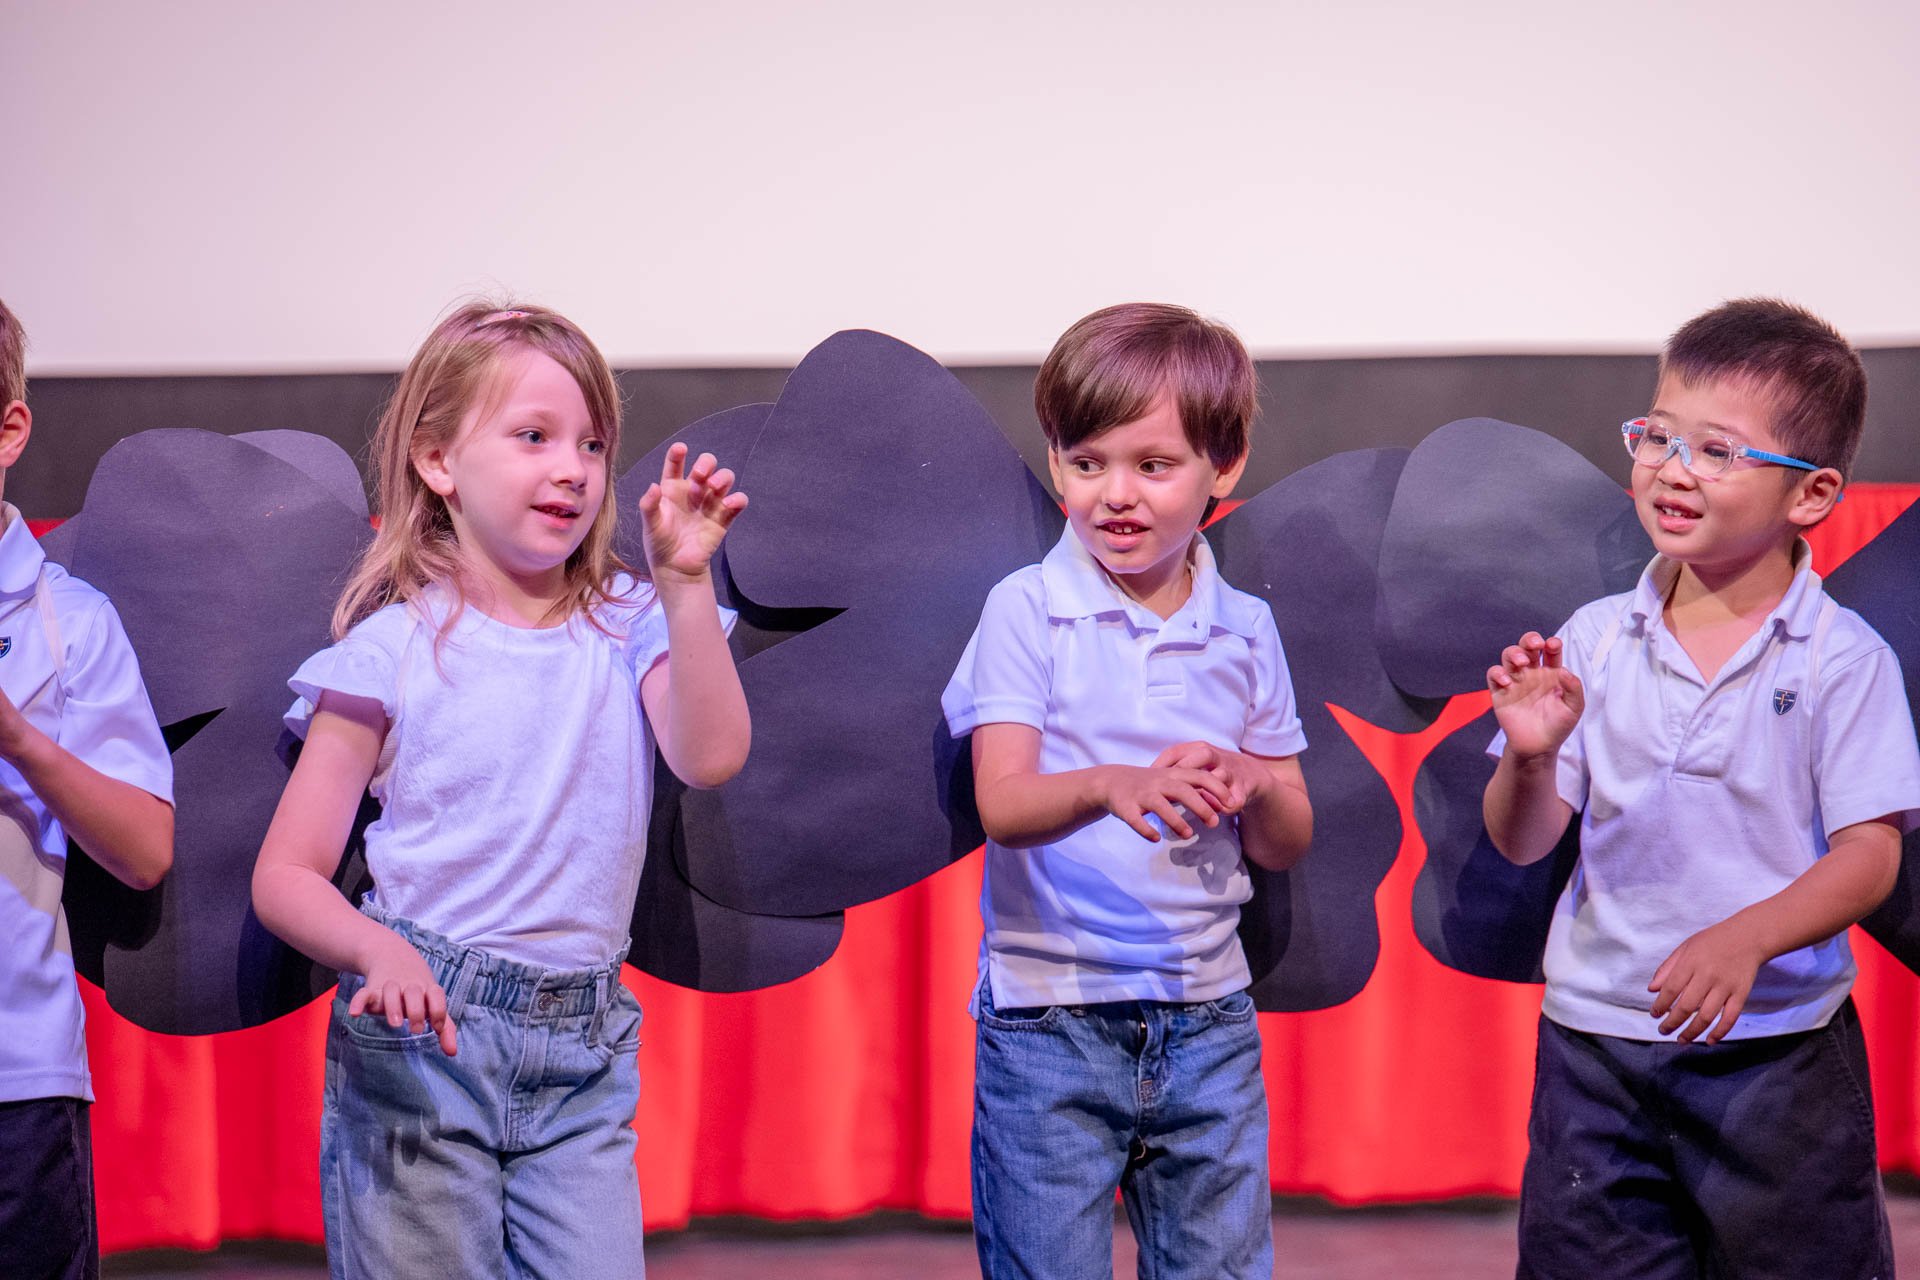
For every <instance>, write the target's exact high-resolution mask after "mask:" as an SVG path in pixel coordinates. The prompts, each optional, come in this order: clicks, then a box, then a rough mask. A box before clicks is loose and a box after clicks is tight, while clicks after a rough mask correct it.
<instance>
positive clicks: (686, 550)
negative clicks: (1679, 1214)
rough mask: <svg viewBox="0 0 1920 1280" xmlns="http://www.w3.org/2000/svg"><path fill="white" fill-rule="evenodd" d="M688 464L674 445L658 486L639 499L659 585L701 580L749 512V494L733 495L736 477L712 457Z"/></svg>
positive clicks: (683, 451) (682, 447)
mask: <svg viewBox="0 0 1920 1280" xmlns="http://www.w3.org/2000/svg"><path fill="white" fill-rule="evenodd" d="M686 462H687V446H686V445H684V444H681V443H679V442H678V441H675V442H674V443H673V444H672V445H670V446H669V447H668V449H667V456H666V459H665V460H664V461H663V462H662V463H661V464H660V479H659V481H658V482H657V483H655V484H651V485H648V486H647V491H646V492H645V493H643V494H641V495H640V519H641V541H642V544H643V545H644V546H645V548H646V552H647V568H648V569H649V570H651V571H652V573H653V577H654V581H655V582H656V583H657V582H658V581H659V580H660V579H661V577H663V576H677V577H682V578H699V577H701V576H703V575H704V574H705V573H706V572H707V566H708V565H709V564H710V563H711V562H712V560H713V553H714V552H715V551H717V550H718V549H719V547H720V540H721V539H722V538H724V537H726V536H727V526H728V525H730V524H732V523H733V518H734V517H735V516H737V515H739V514H740V513H741V512H742V511H744V510H746V507H747V495H746V494H744V493H738V492H735V491H734V488H733V478H734V477H733V472H732V471H731V470H729V469H727V468H725V467H721V466H720V465H719V463H718V462H717V461H716V460H715V459H714V456H713V455H712V454H710V453H703V454H701V455H700V456H699V457H698V458H697V459H695V460H694V464H693V466H692V467H691V468H689V467H687V465H686ZM716 468H718V469H716Z"/></svg>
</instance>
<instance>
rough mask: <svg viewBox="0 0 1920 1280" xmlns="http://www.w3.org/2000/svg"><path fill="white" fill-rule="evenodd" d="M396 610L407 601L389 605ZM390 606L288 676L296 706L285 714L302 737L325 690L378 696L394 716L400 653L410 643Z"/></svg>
mask: <svg viewBox="0 0 1920 1280" xmlns="http://www.w3.org/2000/svg"><path fill="white" fill-rule="evenodd" d="M389 608H390V609H392V610H393V611H394V613H395V615H397V613H398V610H400V609H401V608H403V606H398V605H395V606H389ZM391 622H392V616H390V615H389V611H388V610H385V609H383V610H381V612H379V613H377V614H375V615H373V616H372V617H370V618H367V619H365V620H364V621H362V622H361V623H360V624H359V625H358V626H356V627H355V628H354V629H353V630H352V631H350V632H348V633H347V635H346V638H345V639H343V640H341V641H340V642H339V643H338V644H335V645H331V646H329V647H328V648H325V649H322V650H321V651H320V652H318V653H316V654H314V655H313V656H312V657H311V658H308V659H307V660H306V661H305V662H303V663H301V664H300V669H299V670H297V671H295V672H294V673H293V675H292V677H291V678H289V679H288V681H287V687H288V688H290V689H292V690H293V692H294V703H293V706H291V707H290V708H288V709H287V713H286V715H285V716H284V717H282V719H283V721H284V722H285V724H286V726H287V728H289V729H291V730H292V731H293V732H294V733H295V734H297V735H298V736H299V737H301V738H303V739H304V738H305V737H306V736H307V729H308V728H309V727H310V726H311V725H312V724H313V713H314V712H315V711H317V710H318V709H319V707H320V695H321V694H322V693H326V692H329V691H331V692H333V693H344V694H347V695H349V696H351V697H355V698H375V699H378V700H379V702H380V708H381V710H383V711H385V712H386V714H387V719H388V720H389V721H391V720H393V718H394V717H395V715H396V714H397V713H398V710H399V691H400V675H399V673H400V656H401V651H402V648H403V646H404V645H405V644H406V639H407V632H406V630H397V629H396V628H394V627H393V626H392V625H391Z"/></svg>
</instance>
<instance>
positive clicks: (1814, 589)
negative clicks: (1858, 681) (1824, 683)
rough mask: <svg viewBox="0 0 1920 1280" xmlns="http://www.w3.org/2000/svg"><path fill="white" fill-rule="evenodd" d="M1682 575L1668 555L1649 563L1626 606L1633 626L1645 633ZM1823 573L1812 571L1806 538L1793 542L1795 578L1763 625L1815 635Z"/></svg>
mask: <svg viewBox="0 0 1920 1280" xmlns="http://www.w3.org/2000/svg"><path fill="white" fill-rule="evenodd" d="M1679 577H1680V562H1679V561H1678V560H1670V559H1668V558H1667V557H1666V556H1661V555H1656V556H1655V557H1654V558H1653V559H1652V560H1651V561H1649V562H1648V563H1647V567H1646V570H1645V572H1643V573H1641V575H1640V582H1639V584H1638V585H1637V586H1635V587H1634V590H1633V602H1632V603H1631V604H1629V605H1628V606H1627V607H1628V609H1629V610H1630V611H1631V612H1632V615H1633V621H1634V626H1635V628H1636V629H1637V630H1639V631H1640V632H1641V633H1642V634H1645V632H1646V630H1647V623H1648V620H1649V619H1652V618H1657V617H1659V616H1660V613H1661V611H1662V610H1663V609H1665V608H1666V605H1667V597H1668V596H1669V595H1671V594H1673V584H1674V583H1675V582H1676V581H1678V580H1679ZM1823 598H1824V597H1823V592H1822V590H1821V582H1820V575H1819V574H1817V573H1815V572H1814V571H1813V548H1812V547H1811V546H1809V545H1808V543H1807V540H1806V539H1805V538H1796V539H1795V540H1794V544H1793V581H1791V582H1790V583H1788V584H1787V591H1786V594H1785V595H1783V596H1781V597H1780V603H1779V604H1777V605H1775V606H1774V607H1773V612H1771V613H1769V614H1768V615H1767V620H1766V621H1765V622H1764V623H1762V624H1761V626H1762V627H1763V628H1764V627H1773V628H1776V629H1778V630H1780V631H1782V632H1785V633H1786V634H1787V635H1790V636H1793V637H1794V638H1796V639H1805V638H1806V637H1807V636H1810V635H1812V634H1813V627H1814V623H1815V622H1817V621H1818V620H1819V618H1820V602H1821V600H1822V599H1823Z"/></svg>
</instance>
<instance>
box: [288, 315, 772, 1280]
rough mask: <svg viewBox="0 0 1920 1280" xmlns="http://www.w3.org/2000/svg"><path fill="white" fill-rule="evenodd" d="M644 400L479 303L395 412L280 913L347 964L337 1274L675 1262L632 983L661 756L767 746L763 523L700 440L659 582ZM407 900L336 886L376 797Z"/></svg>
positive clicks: (721, 774)
mask: <svg viewBox="0 0 1920 1280" xmlns="http://www.w3.org/2000/svg"><path fill="white" fill-rule="evenodd" d="M619 442H620V404H619V397H618V393H617V392H616V390H615V387H614V382H613V376H612V374H611V372H610V371H609V370H608V368H607V364H606V361H605V360H604V359H602V357H601V355H600V352H599V351H598V350H597V349H596V348H595V347H594V345H593V343H592V342H591V341H590V340H588V338H587V337H586V335H585V334H583V333H582V332H581V331H580V330H579V329H578V328H576V327H575V326H574V325H572V324H571V323H569V322H568V321H567V320H566V319H564V318H563V317H561V316H559V315H556V314H555V313H553V312H551V311H547V310H544V309H542V308H539V307H533V306H522V305H511V306H493V305H480V304H474V305H468V306H464V307H461V308H460V309H458V310H457V311H455V312H454V313H453V314H451V315H449V316H448V317H447V318H446V319H445V320H443V321H442V322H441V323H440V324H439V325H438V326H437V327H436V328H435V329H434V331H433V333H432V334H431V335H429V336H428V338H427V340H426V342H425V343H424V345H422V347H421V348H420V350H419V352H418V353H417V354H416V355H415V356H414V357H413V360H412V361H411V363H409V364H408V366H407V369H406V372H405V373H404V374H403V375H402V376H401V379H400V385H399V387H398V389H397V390H396V391H395V393H394V397H393V401H392V403H391V404H389V405H388V407H387V410H386V412H385V414H384V415H383V416H382V418H381V420H380V425H379V429H378V432H377V434H376V436H375V440H374V460H373V461H374V466H375V469H376V477H375V478H376V485H377V490H378V499H379V506H380V513H381V517H382V519H381V524H380V530H379V533H378V535H377V537H376V538H375V540H374V542H373V544H372V545H371V546H370V547H369V549H368V550H367V553H366V555H365V556H364V557H363V558H362V560H361V562H360V564H359V566H358V567H357V569H356V570H355V572H354V574H353V577H352V579H351V580H350V582H349V583H348V585H347V588H346V590H345V592H344V594H343V595H342V596H341V599H340V604H339V607H338V609H337V610H336V612H335V614H334V639H335V643H334V644H333V645H332V646H331V647H329V648H327V649H323V650H321V651H320V652H319V653H317V654H315V655H314V656H313V657H311V658H309V659H308V660H307V661H306V662H305V663H304V664H302V666H301V667H300V669H299V671H298V672H296V673H295V674H294V676H293V678H292V680H291V681H290V684H291V685H292V688H293V690H294V692H295V693H296V694H297V695H298V701H296V702H295V704H294V707H293V709H292V711H290V712H289V713H288V717H287V721H288V724H289V725H290V726H291V727H292V728H293V729H294V730H295V731H296V732H298V733H301V734H302V735H303V736H304V737H305V739H306V743H305V747H304V748H303V750H302V752H301V754H300V757H299V760H298V763H297V764H296V765H295V767H294V771H293V776H292V778H291V779H290V780H289V781H288V783H287V789H286V793H285V795H284V796H283V797H282V798H281V801H280V806H279V809H278V810H277V811H276V813H275V815H274V819H273V824H272V826H271V827H270V828H269V830H268V832H267V837H266V841H265V844H264V845H263V846H262V848H261V850H260V859H259V863H258V865H257V867H256V869H255V871H254V877H253V901H254V906H255V909H256V910H257V911H258V913H259V916H260V919H261V920H262V922H263V923H265V924H266V926H267V927H268V928H269V929H271V930H272V931H273V932H274V933H276V934H278V935H279V936H280V937H282V938H284V939H286V941H287V942H289V943H290V944H292V945H293V946H295V947H297V948H299V949H300V950H301V951H303V952H305V953H306V954H308V955H309V956H312V957H313V958H314V959H315V960H317V961H319V962H320V963H322V964H325V965H329V966H331V967H334V968H337V969H339V970H340V987H339V991H338V994H337V995H336V996H335V998H334V1001H333V1017H332V1023H331V1026H330V1028H329V1031H328V1036H327V1080H326V1101H325V1105H324V1110H323V1115H322V1130H321V1154H320V1166H321V1198H322V1205H323V1210H324V1218H325V1225H326V1236H327V1254H328V1264H329V1267H330V1269H331V1271H332V1274H333V1275H334V1276H336V1277H345V1276H377V1277H391V1276H401V1275H457V1276H464V1277H474V1276H502V1277H505V1276H550V1277H567V1278H568V1280H578V1278H581V1277H585V1278H588V1280H592V1278H596V1277H614V1276H622V1277H624V1276H637V1275H640V1274H642V1264H641V1249H640V1195H639V1187H638V1183H637V1180H636V1177H635V1171H634V1135H633V1130H632V1127H631V1121H632V1118H633V1112H634V1106H635V1103H636V1100H637V1098H638V1094H639V1073H638V1066H637V1063H636V1050H637V1049H638V1046H639V1038H638V1035H639V1025H640V1008H639V1005H638V1004H637V1003H636V1002H635V1001H634V999H633V997H632V995H631V994H630V993H629V992H628V991H627V990H626V988H625V987H624V986H623V985H622V984H621V982H620V976H619V975H620V964H621V960H622V958H623V957H624V956H625V954H626V948H627V942H628V937H627V929H628V923H629V921H630V920H631V918H632V910H633V900H634V893H635V890H636V887H637V885H638V884H639V878H640V866H641V861H642V859H643V857H644V855H645V852H646V844H647V830H646V828H647V814H648V809H649V805H650V800H651V792H652V783H653V778H652V762H653V749H654V743H655V742H656V741H657V742H658V744H659V747H660V751H661V754H662V755H663V756H664V758H665V759H666V762H667V765H668V767H670V768H671V769H672V770H673V771H674V773H675V774H677V775H679V776H680V777H681V778H683V779H684V780H685V781H686V782H688V783H689V784H691V785H693V786H716V785H718V784H719V783H721V782H724V781H725V780H726V779H728V778H730V777H731V776H733V774H734V773H736V772H737V771H738V770H739V768H740V766H741V764H742V763H743V762H744V761H745V759H746V754H747V746H748V738H749V729H748V721H747V707H746V701H745V698H744V696H743V695H742V693H741V689H740V680H739V676H738V674H737V673H736V671H735V670H734V666H733V662H732V659H731V657H730V656H729V654H728V652H727V644H726V637H725V627H726V625H727V619H726V618H725V617H723V614H722V611H721V610H720V609H719V608H718V606H717V605H716V602H715V597H714V588H713V580H712V577H711V574H710V572H709V564H710V561H711V560H712V557H713V554H714V551H715V550H716V549H717V548H718V546H719V544H720V540H721V538H722V537H723V536H724V535H725V533H726V530H727V526H728V525H729V524H730V523H731V522H732V520H733V518H734V517H735V516H736V515H738V514H739V512H740V511H741V510H742V509H743V508H745V506H746V504H747V500H746V496H745V495H744V494H741V493H737V492H734V491H733V474H732V473H731V472H730V471H727V470H723V469H717V468H716V465H715V462H714V459H713V458H712V457H711V456H710V455H702V456H701V457H700V458H699V459H698V460H696V461H695V462H694V463H693V464H692V466H691V467H689V466H687V451H686V449H685V447H684V446H682V445H678V444H676V445H674V446H673V447H672V448H670V449H669V450H668V452H667V456H666V460H665V463H664V465H663V466H662V469H661V473H660V480H659V482H658V483H657V484H654V485H652V486H651V487H649V488H648V490H647V492H646V494H645V496H644V497H643V498H642V499H641V501H640V516H641V519H642V521H643V522H644V528H643V544H644V546H645V549H646V556H647V564H648V569H649V570H650V576H651V581H650V582H644V581H641V580H639V579H638V578H637V577H636V576H634V575H633V574H631V573H629V572H627V571H626V569H625V566H623V565H622V564H621V563H620V561H619V560H618V558H617V557H616V556H615V555H614V552H613V530H614V509H613V506H612V505H611V504H609V503H607V502H606V497H607V491H608V488H609V486H610V482H611V477H610V475H609V469H610V466H611V463H612V459H613V457H614V455H615V453H616V451H617V449H618V446H619ZM369 789H371V791H372V793H373V795H374V797H375V799H377V800H378V801H379V802H380V805H381V814H380V818H379V820H378V821H377V822H375V823H373V824H372V825H371V826H370V827H369V828H368V829H367V833H366V856H367V865H368V869H369V871H370V872H371V873H372V877H373V882H374V888H373V890H372V892H371V893H369V894H368V895H367V897H366V900H365V901H364V902H363V903H362V904H361V906H360V907H359V908H358V909H357V910H356V909H355V908H354V907H353V906H352V905H351V904H350V903H349V902H348V901H347V900H346V898H345V897H343V896H342V894H341V893H340V891H339V890H338V889H336V888H335V887H334V885H333V877H334V875H335V874H336V873H337V871H338V868H339V864H340V859H341V855H342V851H343V848H344V846H345V843H346V840H347V837H348V833H349V830H350V828H351V826H352V824H353V820H354V814H355V811H356V810H357V808H358V806H359V804H360V799H361V796H362V794H363V793H364V792H365V791H367V790H369Z"/></svg>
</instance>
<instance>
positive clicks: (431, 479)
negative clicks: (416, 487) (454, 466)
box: [410, 448, 453, 498]
mask: <svg viewBox="0 0 1920 1280" xmlns="http://www.w3.org/2000/svg"><path fill="white" fill-rule="evenodd" d="M410 461H411V462H412V463H413V470H414V474H415V475H417V476H419V477H420V481H421V483H423V484H425V485H426V486H427V488H429V489H431V490H433V491H434V492H435V493H437V494H439V495H440V496H441V497H442V498H451V497H452V496H453V472H451V471H449V470H448V469H447V451H446V449H444V448H438V449H428V450H427V451H425V452H424V453H416V454H414V455H413V457H412V458H411V459H410Z"/></svg>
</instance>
